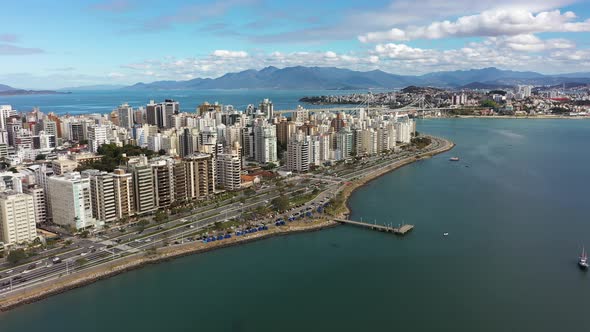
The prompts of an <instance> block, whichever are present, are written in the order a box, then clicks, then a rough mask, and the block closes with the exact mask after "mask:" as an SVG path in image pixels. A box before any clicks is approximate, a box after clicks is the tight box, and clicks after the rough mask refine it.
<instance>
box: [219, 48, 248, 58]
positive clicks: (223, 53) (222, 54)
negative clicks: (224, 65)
mask: <svg viewBox="0 0 590 332" xmlns="http://www.w3.org/2000/svg"><path fill="white" fill-rule="evenodd" d="M212 55H213V56H215V57H218V58H245V57H247V56H248V53H247V52H244V51H228V50H215V51H213V53H212Z"/></svg>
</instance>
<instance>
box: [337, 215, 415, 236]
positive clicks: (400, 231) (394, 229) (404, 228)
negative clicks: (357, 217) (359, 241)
mask: <svg viewBox="0 0 590 332" xmlns="http://www.w3.org/2000/svg"><path fill="white" fill-rule="evenodd" d="M334 221H336V222H339V223H342V224H349V225H354V226H359V227H365V228H369V229H373V230H376V231H380V232H386V233H393V234H397V235H406V233H408V232H409V231H411V230H412V229H414V225H407V224H406V225H401V226H400V227H392V226H386V225H379V224H368V223H365V222H360V221H354V220H347V219H334Z"/></svg>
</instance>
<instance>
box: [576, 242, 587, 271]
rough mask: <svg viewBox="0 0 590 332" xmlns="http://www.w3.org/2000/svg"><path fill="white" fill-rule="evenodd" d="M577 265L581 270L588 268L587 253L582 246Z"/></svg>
mask: <svg viewBox="0 0 590 332" xmlns="http://www.w3.org/2000/svg"><path fill="white" fill-rule="evenodd" d="M578 266H580V268H581V269H582V270H587V269H588V254H587V253H586V250H585V249H584V247H582V254H581V255H580V258H579V260H578Z"/></svg>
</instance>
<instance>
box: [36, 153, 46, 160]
mask: <svg viewBox="0 0 590 332" xmlns="http://www.w3.org/2000/svg"><path fill="white" fill-rule="evenodd" d="M45 158H47V156H46V155H44V154H38V155H37V157H35V160H45Z"/></svg>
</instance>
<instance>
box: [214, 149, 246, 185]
mask: <svg viewBox="0 0 590 332" xmlns="http://www.w3.org/2000/svg"><path fill="white" fill-rule="evenodd" d="M215 162H216V164H217V169H216V176H217V185H218V186H220V187H223V188H224V189H225V190H238V189H240V187H241V177H240V176H241V173H242V161H241V158H240V155H239V154H238V153H221V154H218V155H217V157H216V159H215Z"/></svg>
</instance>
